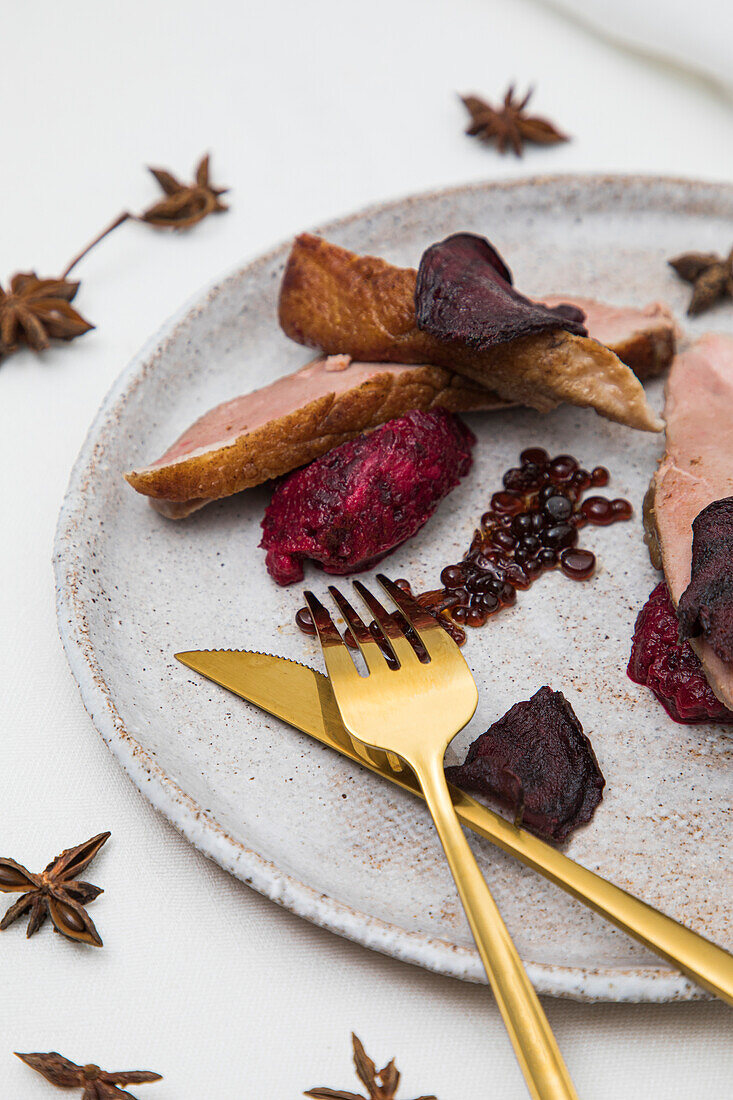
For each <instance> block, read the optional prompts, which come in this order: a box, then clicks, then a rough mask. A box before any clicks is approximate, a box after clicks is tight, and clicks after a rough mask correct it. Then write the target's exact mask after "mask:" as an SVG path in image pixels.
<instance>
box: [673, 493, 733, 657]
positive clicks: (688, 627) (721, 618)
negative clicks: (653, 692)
mask: <svg viewBox="0 0 733 1100" xmlns="http://www.w3.org/2000/svg"><path fill="white" fill-rule="evenodd" d="M677 616H678V618H679V621H680V637H681V638H697V637H699V635H700V634H702V636H703V637H704V639H705V641H706V642H707V643H708V645H709V646H710V648H711V649H712V650H713V653H716V654H717V655H718V657H720V659H721V661H733V497H725V499H723V500H714V501H713V503H712V504H708V506H707V508H703V510H702V512H700V514H699V515H698V516H697V517H696V518H695V520H694V521H693V524H692V570H691V580H690V583H689V585H688V586H687V588H686V589H685V591H684V592H683V593H682V595H681V597H680V601H679V605H678V607H677Z"/></svg>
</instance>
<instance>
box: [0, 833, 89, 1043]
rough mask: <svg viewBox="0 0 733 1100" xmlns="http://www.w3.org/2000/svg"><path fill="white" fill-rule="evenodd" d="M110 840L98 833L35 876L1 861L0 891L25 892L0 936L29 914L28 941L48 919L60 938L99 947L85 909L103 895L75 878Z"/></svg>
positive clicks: (0, 923) (6, 918) (0, 929)
mask: <svg viewBox="0 0 733 1100" xmlns="http://www.w3.org/2000/svg"><path fill="white" fill-rule="evenodd" d="M109 836H110V834H109V833H99V834H98V835H97V836H93V837H92V838H91V840H87V841H85V843H84V844H77V846H76V847H75V848H67V849H66V850H65V851H63V852H62V853H61V855H58V856H56V858H55V859H53V860H52V861H51V862H50V863H49V865H48V867H47V868H46V869H45V871H41V873H40V874H38V875H34V874H32V873H31V872H30V871H29V870H28V869H27V868H26V867H23V866H21V864H20V863H16V862H15V860H14V859H0V890H2V891H4V892H5V893H8V894H15V893H19V892H20V891H21V890H23V891H25V892H24V893H23V896H22V897H21V898H18V900H17V901H16V902H15V904H14V905H11V906H10V908H9V909H8V911H7V913H6V914H5V916H4V917H3V919H2V920H1V921H0V932H4V931H5V929H6V928H9V927H10V925H11V924H12V923H13V921H16V920H17V919H18V917H22V916H24V915H25V914H26V913H28V912H30V919H29V920H28V930H27V932H26V935H27V936H28V937H29V938H30V937H31V936H32V935H33V933H34V932H37V931H38V929H39V928H40V927H41V925H42V924H43V923H44V921H45V920H46V917H47V916H50V917H51V920H52V922H53V925H54V928H55V929H56V931H57V932H60V933H61V935H62V936H66V937H68V939H70V940H78V941H79V942H80V943H88V944H92V945H93V946H94V947H101V946H102V940H101V938H100V936H99V933H98V932H97V929H96V928H95V927H94V922H93V921H92V919H91V917H90V916H89V914H88V913H87V912H86V910H85V909H84V906H85V905H87V904H88V903H89V902H90V901H94V899H95V898H97V897H99V895H100V894H101V893H102V892H103V891H102V890H101V889H100V888H99V886H93V885H92V884H91V882H79V881H77V878H76V876H77V875H78V874H80V873H81V872H82V871H83V870H84V869H85V868H86V867H87V866H88V865H89V864H90V863H91V862H92V860H93V859H94V857H95V856H96V855H97V853H98V852H99V850H100V848H101V847H102V845H103V844H104V843H105V842H106V841H107V840H108V839H109ZM34 1057H35V1056H34Z"/></svg>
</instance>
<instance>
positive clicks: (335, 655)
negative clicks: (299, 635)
mask: <svg viewBox="0 0 733 1100" xmlns="http://www.w3.org/2000/svg"><path fill="white" fill-rule="evenodd" d="M303 597H304V599H305V602H306V604H307V606H308V610H309V611H310V613H311V617H312V619H313V624H314V626H315V628H316V631H317V633H318V640H319V642H320V643H321V649H322V650H323V659H324V661H325V662H326V672H327V673H328V676H329V679H330V680H331V684H332V687H333V690H334V693H337V692H338V689H339V687H342V686H343V684H344V681H346V683H348V682H349V681H350V680H353V679H357V680H358V679H359V671H358V669H357V667H356V665H355V664H354V662H353V661H352V659H351V657H350V656H349V651H348V649H347V648H346V643H345V642H344V640H343V638H342V637H341V634H340V633H339V631H338V629H337V628H336V625H335V623H334V621H333V619H332V618H331V616H330V615H329V613H328V611H327V610H326V608H325V607H324V606H323V604H322V603H321V601H320V600H319V599H318V598H317V597H316V596H314V595H313V593H312V592H304V593H303ZM354 614H356V612H354ZM357 617H358V616H357ZM349 625H351V624H349ZM362 626H364V624H363V623H362ZM354 637H356V635H354ZM348 736H349V738H350V740H351V743H352V745H353V746H354V750H355V751H356V752H357V753H358V754H359V756H361V757H362V758H363V759H364V760H365V761H366V762H367V764H376V766H377V767H380V766H381V764H382V761H381V759H380V758H379V756H378V755H377V754H376V753H374V755H373V752H374V750H370V749H368V748H367V746H366V745H364V744H362V742H361V741H360V740H359V739H358V737H352V735H351V734H348Z"/></svg>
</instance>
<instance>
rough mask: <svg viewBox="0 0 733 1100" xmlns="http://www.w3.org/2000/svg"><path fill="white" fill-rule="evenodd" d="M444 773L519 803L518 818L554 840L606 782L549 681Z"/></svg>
mask: <svg viewBox="0 0 733 1100" xmlns="http://www.w3.org/2000/svg"><path fill="white" fill-rule="evenodd" d="M445 773H446V776H447V777H448V779H450V781H451V782H452V783H455V784H456V786H458V787H463V788H465V789H467V790H472V791H479V792H480V793H481V794H486V795H494V797H495V798H498V799H499V800H500V801H501V802H503V803H504V804H505V805H507V806H509V807H510V808H511V809H512V810H514V811H515V813H516V812H517V811H521V814H522V824H523V825H525V826H526V827H527V828H529V829H532V830H533V832H536V833H538V834H539V835H540V836H542V837H545V839H547V840H554V841H563V840H565V839H566V837H568V836H569V835H570V833H571V832H573V830H574V829H577V828H578V826H579V825H584V824H585V823H586V822H587V821H590V819H591V817H592V816H593V811H594V810H595V808H596V806H597V805H598V803H599V802H600V801H601V798H602V797H603V794H602V792H603V787H604V786H605V782H606V781H605V779H604V778H603V776H602V774H601V770H600V768H599V767H598V761H597V760H596V758H595V754H594V752H593V749H592V747H591V743H590V741H589V740H588V738H587V737H586V736H585V734H584V733H583V727H582V726H581V724H580V722H579V721H578V719H577V718H576V716H575V713H574V711H573V708H572V707H571V706H570V704H569V703H568V701H567V699H566V698H565V696H564V695H562V693H561V692H559V691H551V690H550V688H549V687H542V688H540V690H539V691H538V692H536V694H535V695H533V696H532V698H531V699H529V700H527V701H525V702H522V703H515V704H514V706H513V707H512V708H511V710H509V711H507V713H506V714H505V715H504V717H503V718H500V719H499V721H498V722H494V724H493V726H491V727H490V728H489V729H488V730H487V731H486V733H483V734H481V736H480V737H478V738H477V739H476V740H475V741H474V742H473V744H472V745H471V747H470V748H469V750H468V755H467V756H466V759H465V761H464V763H463V764H462V765H461V766H460V767H457V768H446V769H445Z"/></svg>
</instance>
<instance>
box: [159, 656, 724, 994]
mask: <svg viewBox="0 0 733 1100" xmlns="http://www.w3.org/2000/svg"><path fill="white" fill-rule="evenodd" d="M175 657H176V659H177V660H178V661H180V662H181V663H182V664H184V665H186V667H187V668H190V669H192V670H193V671H194V672H198V673H200V674H201V675H202V676H205V677H206V678H207V679H209V680H213V681H214V683H217V684H219V685H220V686H221V687H224V688H226V689H227V690H228V691H231V692H233V693H234V694H235V695H238V696H239V697H240V698H242V699H245V700H247V702H250V703H254V704H255V706H258V707H260V708H261V709H262V710H265V711H267V713H268V714H272V715H274V716H275V717H276V718H280V719H282V721H284V722H287V723H288V724H289V725H291V726H294V727H295V729H298V730H301V732H303V733H307V734H309V735H310V736H311V737H314V738H315V739H316V740H317V741H320V742H321V744H323V745H326V746H328V748H331V749H335V751H336V752H340V753H341V754H342V755H343V756H346V757H348V759H349V760H352V761H353V762H354V763H356V764H360V765H361V766H362V767H367V768H369V769H370V770H371V771H372V772H375V773H376V774H377V775H380V776H382V778H384V779H388V780H389V781H390V782H392V783H395V784H396V785H397V786H398V787H402V789H403V790H406V791H409V792H410V793H411V794H414V795H416V796H418V797H420V798H422V792H421V790H420V787H419V784H418V782H417V780H416V778H415V776H414V775H413V773H412V771H411V770H410V769H409V768H408V767H406V766H405V767H403V768H402V770H401V771H399V772H395V771H393V770H392V769H391V768H390V766H389V764H388V762H387V758H386V754H384V753H380V752H378V751H376V750H373V749H370V750H368V752H366V753H365V755H361V754H360V752H359V751H357V749H356V748H355V747H354V744H353V742H352V740H351V737H350V736H349V734H348V733H347V732H346V729H345V727H344V725H343V722H342V721H341V716H340V714H339V709H338V706H337V704H336V700H335V698H334V694H333V691H332V689H331V684H330V681H329V680H328V677H326V676H324V675H323V674H322V673H320V672H316V670H315V669H312V668H309V667H308V666H307V665H302V664H299V663H298V662H297V661H291V660H288V659H287V658H285V657H276V656H273V655H271V654H269V653H256V652H253V651H249V650H235V649H214V650H206V649H203V650H201V649H200V650H188V651H186V652H182V653H176V654H175ZM448 787H449V789H450V793H451V798H452V799H453V805H454V806H455V810H456V813H457V815H458V817H459V818H460V820H461V822H462V824H463V825H465V826H467V827H468V828H469V829H472V830H473V832H475V833H478V834H479V835H480V836H483V837H485V838H486V839H487V840H490V841H491V842H492V843H494V844H496V845H497V846H498V847H499V848H501V849H502V850H503V851H505V852H507V853H508V854H509V855H512V856H514V857H515V858H517V859H518V860H520V862H521V863H523V864H525V866H527V867H531V868H532V870H534V871H537V872H538V873H539V874H541V875H543V877H544V878H546V879H548V880H549V881H550V882H554V883H555V885H556V886H559V887H560V888H561V889H562V890H564V891H565V892H566V893H568V894H570V895H571V896H572V897H574V898H576V899H577V900H578V901H580V902H582V903H583V904H584V905H587V906H589V908H591V909H593V910H594V911H595V912H596V913H598V914H599V915H600V916H602V917H604V918H605V919H606V920H609V921H611V922H612V923H613V924H615V925H616V927H618V928H620V929H621V930H622V931H623V932H626V933H627V934H628V935H630V936H632V937H633V938H634V939H635V940H637V941H638V942H639V943H641V944H643V945H644V946H645V947H647V948H649V950H650V951H654V952H655V953H656V954H657V955H660V956H661V957H662V958H663V959H665V961H666V962H668V963H670V964H671V965H672V966H674V967H675V968H676V969H678V970H681V971H682V972H683V973H684V974H687V975H688V977H690V978H691V979H692V980H693V981H694V982H696V983H697V984H698V985H701V986H703V987H704V988H705V989H707V990H709V991H710V992H711V993H713V994H714V995H715V996H717V997H720V998H721V999H723V1000H725V1001H727V1002H728V1003H729V1004H731V1005H733V955H731V954H729V952H728V951H726V950H725V949H724V948H722V947H719V946H718V945H717V944H714V943H712V942H711V941H710V940H707V939H705V938H704V937H703V936H700V935H699V934H698V933H697V932H693V931H692V930H691V929H689V928H686V927H685V926H684V925H682V924H680V923H679V922H678V921H676V920H674V919H673V918H672V917H668V916H667V915H666V914H665V913H662V912H660V911H659V910H658V909H654V908H652V906H650V905H647V904H646V902H643V901H641V900H640V899H639V898H636V897H634V896H633V894H629V893H628V892H627V891H626V890H622V889H621V887H619V886H614V885H613V883H611V882H608V880H607V879H604V878H602V877H601V876H600V875H597V874H595V872H593V871H589V870H587V868H585V867H581V865H580V864H579V863H575V861H574V860H572V859H570V857H569V856H566V855H564V854H563V853H562V852H560V851H558V850H557V849H556V848H553V847H552V846H551V845H549V844H546V843H545V842H544V841H543V840H540V839H539V837H536V836H534V835H533V834H532V833H529V832H527V831H526V829H522V828H520V827H518V826H516V825H514V824H513V823H512V822H510V821H508V820H507V819H506V818H503V817H501V816H500V815H499V814H497V813H494V812H493V810H490V809H489V808H488V807H487V806H484V805H482V804H481V803H480V802H477V801H476V799H475V798H472V797H471V796H470V795H468V794H466V793H465V792H464V791H461V790H459V789H458V788H457V787H454V786H452V785H451V784H448Z"/></svg>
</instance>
